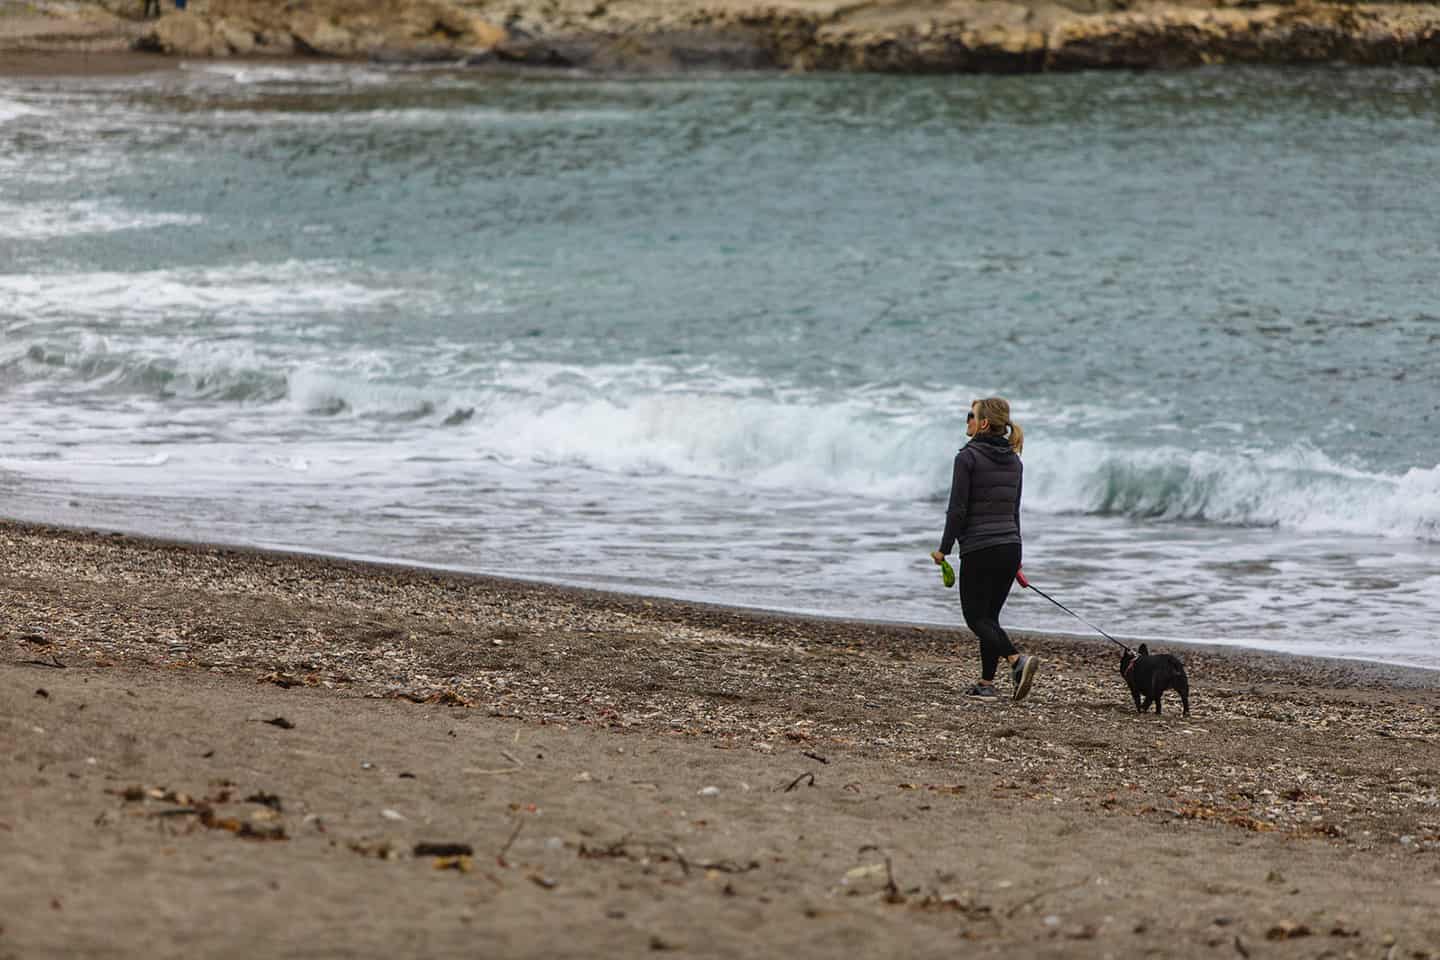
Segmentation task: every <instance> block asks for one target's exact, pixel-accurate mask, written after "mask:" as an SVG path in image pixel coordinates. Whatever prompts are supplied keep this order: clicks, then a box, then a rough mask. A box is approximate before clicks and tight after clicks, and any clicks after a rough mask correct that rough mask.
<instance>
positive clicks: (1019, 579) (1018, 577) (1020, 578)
mask: <svg viewBox="0 0 1440 960" xmlns="http://www.w3.org/2000/svg"><path fill="white" fill-rule="evenodd" d="M1015 582H1016V583H1018V584H1020V586H1022V587H1024V588H1025V589H1026V590H1029V589H1030V581H1029V580H1026V579H1025V571H1024V570H1020V569H1017V570H1016V571H1015Z"/></svg>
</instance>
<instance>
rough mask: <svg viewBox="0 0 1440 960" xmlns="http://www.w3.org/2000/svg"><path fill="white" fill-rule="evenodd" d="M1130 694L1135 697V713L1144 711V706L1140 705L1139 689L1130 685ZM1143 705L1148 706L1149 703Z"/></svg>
mask: <svg viewBox="0 0 1440 960" xmlns="http://www.w3.org/2000/svg"><path fill="white" fill-rule="evenodd" d="M1130 696H1132V697H1134V698H1135V712H1136V713H1144V712H1145V707H1142V706H1140V691H1139V690H1136V689H1135V688H1134V687H1131V688H1130ZM1145 706H1146V707H1148V706H1149V704H1148V703H1147V704H1146V705H1145Z"/></svg>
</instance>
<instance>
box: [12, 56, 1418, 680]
mask: <svg viewBox="0 0 1440 960" xmlns="http://www.w3.org/2000/svg"><path fill="white" fill-rule="evenodd" d="M1437 134H1440V75H1437V74H1434V73H1430V72H1419V71H1386V70H1375V71H1343V70H1333V71H1331V70H1304V71H1284V70H1230V71H1223V72H1221V71H1216V72H1212V71H1197V72H1190V73H1179V74H1164V75H1121V74H1094V75H1076V76H1063V77H1014V78H996V77H957V78H923V79H921V78H879V77H778V76H743V77H707V78H685V79H669V80H654V79H650V80H601V79H596V78H577V79H556V78H514V77H512V78H497V77H494V76H480V75H467V74H457V73H446V72H435V71H418V72H417V71H383V70H377V69H373V68H367V67H355V66H264V65H234V64H228V65H214V64H203V65H202V64H188V65H186V66H185V67H184V68H183V69H181V70H179V71H170V72H160V73H155V74H149V75H144V76H141V77H138V78H137V77H120V78H111V77H107V78H89V79H55V78H20V79H0V403H3V409H4V411H5V414H6V415H5V417H4V418H3V423H0V513H4V514H7V515H10V516H19V517H26V518H31V519H40V520H50V521H56V522H63V523H81V524H88V525H100V526H106V527H122V528H127V529H134V530H140V531H146V532H155V533H165V534H173V535H181V536H188V537H198V538H204V539H220V540H231V541H242V542H248V543H257V544H262V545H270V546H286V547H295V548H300V549H306V550H320V551H328V552H333V553H343V554H350V555H362V556H372V557H383V558H387V559H400V560H411V561H418V562H422V563H430V564H437V565H446V566H453V567H458V568H462V569H471V570H479V571H486V572H494V573H503V574H510V575H517V576H526V577H537V578H541V579H547V580H560V581H565V582H574V583H585V584H593V585H598V586H605V587H611V588H617V589H625V590H634V591H639V592H655V593H670V594H677V595H683V596H692V597H698V598H703V599H712V600H718V601H723V602H730V603H742V604H749V605H763V606H772V607H779V608H784V609H792V610H804V611H812V612H821V613H828V614H836V615H858V616H866V617H875V618H880V619H895V620H922V621H933V622H953V621H955V620H957V619H958V610H957V609H956V606H957V605H956V602H955V598H954V596H953V594H948V595H947V594H946V593H945V592H944V591H942V590H941V589H940V587H939V578H938V575H937V574H936V572H935V568H934V567H933V566H932V565H931V564H930V562H929V560H928V559H927V558H926V556H925V555H926V553H927V552H928V551H929V550H930V549H933V547H934V545H935V544H934V541H935V540H936V539H938V535H939V531H940V527H941V521H942V517H941V513H942V511H943V498H944V495H945V487H946V483H947V482H948V470H949V462H950V458H951V457H952V455H953V453H954V450H955V448H956V447H957V446H958V444H959V443H960V442H961V441H962V439H963V417H964V412H965V409H966V406H967V404H968V402H969V400H970V399H971V398H972V397H975V396H981V395H989V394H995V393H999V394H1003V395H1005V396H1008V397H1010V398H1011V400H1012V402H1013V404H1014V409H1015V414H1016V418H1017V419H1018V420H1019V421H1020V422H1021V423H1022V424H1023V425H1024V426H1025V427H1026V431H1027V447H1026V451H1025V460H1026V465H1027V473H1026V503H1025V531H1026V568H1027V571H1028V572H1029V573H1030V576H1031V579H1032V580H1033V581H1034V582H1035V583H1036V584H1037V585H1038V586H1041V587H1042V588H1043V589H1046V590H1047V592H1050V593H1051V594H1052V595H1054V596H1056V597H1058V598H1060V599H1062V600H1064V601H1065V602H1066V603H1067V604H1069V605H1071V606H1073V607H1076V608H1077V609H1080V610H1082V612H1084V613H1085V614H1086V615H1087V617H1088V618H1090V619H1092V620H1095V621H1096V622H1099V623H1101V624H1102V625H1103V626H1105V627H1106V629H1107V630H1108V631H1109V632H1111V633H1116V634H1121V635H1125V636H1133V637H1147V638H1177V639H1184V638H1198V639H1206V640H1213V641H1219V642H1227V643H1245V644H1251V645H1256V646H1263V647H1268V648H1274V649H1281V650H1292V651H1296V652H1311V653H1329V654H1334V655H1339V656H1355V657H1366V658H1374V659H1384V660H1392V661H1396V662H1410V663H1418V664H1422V665H1426V666H1432V667H1440V628H1437V624H1440V438H1437V429H1436V428H1437V426H1440V385H1437V378H1436V372H1435V371H1436V370H1437V369H1440V363H1437V361H1440V303H1437V298H1436V295H1435V281H1434V276H1435V272H1436V268H1437V265H1440V230H1437V229H1436V227H1435V224H1437V223H1440V192H1437V191H1435V190H1434V188H1433V183H1434V179H1435V171H1436V170H1440V136H1437ZM1009 611H1010V614H1009V615H1010V619H1011V622H1013V623H1014V624H1016V625H1019V626H1027V627H1032V628H1037V629H1039V628H1043V629H1065V630H1080V631H1082V632H1083V628H1081V627H1079V626H1078V625H1077V624H1075V623H1074V622H1073V621H1068V620H1067V618H1065V617H1064V615H1063V614H1060V613H1059V611H1056V610H1055V609H1054V608H1051V607H1049V606H1048V604H1045V603H1044V602H1043V601H1041V600H1040V599H1039V598H1038V597H1035V596H1033V595H1025V596H1017V597H1016V598H1015V599H1014V600H1013V602H1012V605H1011V607H1010V608H1009Z"/></svg>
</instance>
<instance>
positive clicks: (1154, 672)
mask: <svg viewBox="0 0 1440 960" xmlns="http://www.w3.org/2000/svg"><path fill="white" fill-rule="evenodd" d="M1138 653H1139V656H1136V651H1132V650H1128V649H1127V650H1126V651H1125V652H1124V653H1122V654H1121V655H1120V676H1122V677H1124V678H1125V682H1126V683H1127V684H1129V685H1130V696H1132V697H1134V698H1135V709H1136V711H1137V712H1139V713H1144V712H1145V711H1146V710H1148V709H1150V704H1152V703H1153V704H1155V713H1156V714H1157V715H1159V713H1160V695H1161V694H1163V693H1164V692H1165V691H1166V690H1174V691H1175V692H1176V693H1178V694H1180V705H1181V706H1182V707H1184V708H1185V716H1187V717H1188V716H1190V681H1189V680H1187V679H1186V678H1185V664H1183V663H1181V662H1180V658H1179V657H1175V656H1171V655H1170V654H1168V653H1156V654H1151V652H1150V649H1149V648H1148V647H1146V646H1145V644H1143V643H1142V644H1140V650H1139V651H1138ZM1141 697H1144V698H1145V702H1144V703H1141V702H1140V698H1141Z"/></svg>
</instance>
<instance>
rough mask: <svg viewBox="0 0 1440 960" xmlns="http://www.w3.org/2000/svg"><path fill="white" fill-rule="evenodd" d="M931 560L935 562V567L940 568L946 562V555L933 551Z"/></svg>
mask: <svg viewBox="0 0 1440 960" xmlns="http://www.w3.org/2000/svg"><path fill="white" fill-rule="evenodd" d="M930 559H931V560H934V561H935V566H937V567H938V566H940V564H942V563H944V562H945V554H943V553H941V552H940V551H939V550H931V551H930Z"/></svg>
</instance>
